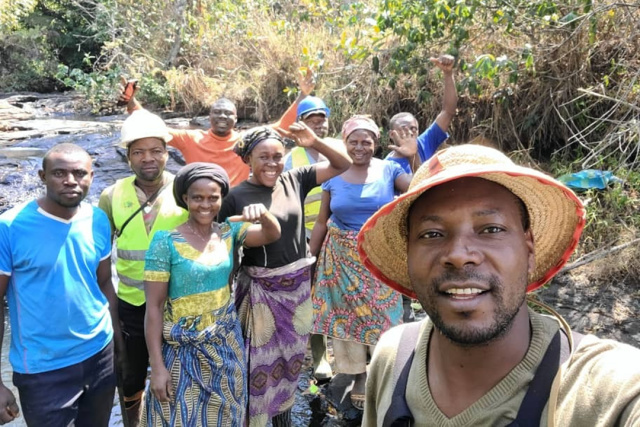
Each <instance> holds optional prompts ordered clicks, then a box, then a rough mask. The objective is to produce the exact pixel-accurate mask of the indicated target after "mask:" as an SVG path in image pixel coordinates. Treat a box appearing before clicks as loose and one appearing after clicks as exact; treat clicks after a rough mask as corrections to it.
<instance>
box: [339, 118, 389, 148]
mask: <svg viewBox="0 0 640 427" xmlns="http://www.w3.org/2000/svg"><path fill="white" fill-rule="evenodd" d="M357 130H368V131H369V132H371V133H372V134H373V135H374V136H375V137H376V141H379V140H380V129H379V128H378V125H377V124H376V122H374V121H373V120H371V118H370V117H369V116H362V115H357V116H352V117H351V118H350V119H349V120H347V121H346V122H344V124H343V125H342V140H343V141H345V142H346V141H347V138H348V137H349V135H351V134H352V133H353V132H355V131H357Z"/></svg>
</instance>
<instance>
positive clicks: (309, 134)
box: [289, 122, 318, 147]
mask: <svg viewBox="0 0 640 427" xmlns="http://www.w3.org/2000/svg"><path fill="white" fill-rule="evenodd" d="M289 132H290V133H291V136H290V137H291V138H292V139H293V140H294V141H295V142H296V144H297V145H298V146H299V147H311V146H313V144H315V143H316V141H317V140H318V135H316V134H315V132H314V131H313V130H311V128H310V127H309V126H307V125H306V124H305V123H304V122H295V123H293V124H292V125H291V126H289Z"/></svg>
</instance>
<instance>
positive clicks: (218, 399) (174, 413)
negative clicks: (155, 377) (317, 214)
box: [141, 222, 250, 427]
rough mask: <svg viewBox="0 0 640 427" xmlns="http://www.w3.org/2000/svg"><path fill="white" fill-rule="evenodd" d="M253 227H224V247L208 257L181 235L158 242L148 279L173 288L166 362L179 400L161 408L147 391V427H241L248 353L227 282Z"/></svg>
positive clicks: (162, 235)
mask: <svg viewBox="0 0 640 427" xmlns="http://www.w3.org/2000/svg"><path fill="white" fill-rule="evenodd" d="M249 226H250V224H247V223H228V222H227V223H224V224H220V239H221V243H220V244H219V245H218V247H217V248H214V249H213V250H212V251H211V252H204V253H203V252H200V251H198V250H197V249H195V248H193V247H191V246H190V245H189V244H188V243H187V242H186V240H185V239H184V236H182V235H181V234H180V232H178V231H177V230H173V231H169V232H167V231H159V232H157V233H156V235H155V236H154V238H153V240H152V242H151V245H150V247H149V250H148V251H147V257H146V264H145V279H147V280H151V279H152V278H156V279H157V278H163V279H164V280H153V281H163V282H167V283H168V294H169V295H168V299H167V302H166V304H165V310H164V316H163V332H162V335H163V342H162V358H163V361H164V364H165V367H166V368H167V369H168V370H169V372H170V374H171V379H172V385H173V387H174V390H175V396H176V398H175V402H172V403H171V404H169V403H163V402H159V401H158V400H157V399H156V398H155V397H154V396H153V393H150V392H149V391H148V390H147V393H146V397H145V407H144V411H143V415H142V421H141V425H142V426H153V427H156V426H157V427H161V426H162V427H164V426H203V427H204V426H230V427H243V426H244V421H245V418H246V406H247V372H246V370H247V368H246V360H245V347H244V340H243V338H242V331H241V328H240V322H239V321H238V318H237V315H236V310H235V306H234V304H233V302H232V301H231V293H230V290H229V285H228V278H229V274H230V272H231V269H232V266H233V260H232V254H233V253H234V250H235V249H236V248H238V247H240V246H241V245H242V244H243V243H244V239H245V236H246V233H247V229H248V227H249ZM223 255H226V256H223ZM147 286H152V284H148V285H147Z"/></svg>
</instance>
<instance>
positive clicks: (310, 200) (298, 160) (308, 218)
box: [291, 147, 322, 231]
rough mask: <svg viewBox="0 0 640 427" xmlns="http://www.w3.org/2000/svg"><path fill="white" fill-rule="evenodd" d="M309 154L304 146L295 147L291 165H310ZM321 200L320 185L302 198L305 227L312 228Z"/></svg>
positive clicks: (293, 166) (296, 166)
mask: <svg viewBox="0 0 640 427" xmlns="http://www.w3.org/2000/svg"><path fill="white" fill-rule="evenodd" d="M310 164H311V162H310V161H309V156H307V151H306V150H305V148H304V147H295V148H294V149H293V150H291V167H292V168H299V167H301V166H306V165H310ZM321 200H322V188H321V187H320V186H317V187H315V188H314V189H313V190H311V191H309V194H307V198H306V199H304V219H305V224H304V226H305V228H306V229H307V230H309V231H311V230H313V225H314V224H315V223H316V219H317V218H318V214H319V213H320V202H321Z"/></svg>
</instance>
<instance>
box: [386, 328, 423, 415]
mask: <svg viewBox="0 0 640 427" xmlns="http://www.w3.org/2000/svg"><path fill="white" fill-rule="evenodd" d="M421 326H422V322H412V323H409V324H407V325H406V326H405V327H404V329H403V331H402V336H401V337H400V346H399V347H398V352H397V353H396V359H395V363H394V365H393V379H394V383H395V388H394V389H393V394H392V395H391V406H390V407H389V409H388V410H387V413H386V414H385V415H384V420H383V423H382V427H404V426H407V427H408V426H410V425H411V422H412V421H413V415H412V414H411V411H410V410H409V406H408V405H407V400H406V398H405V393H406V390H407V381H408V379H409V371H410V370H411V363H412V362H413V356H414V355H415V352H416V343H417V342H418V338H419V336H420V328H421Z"/></svg>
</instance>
